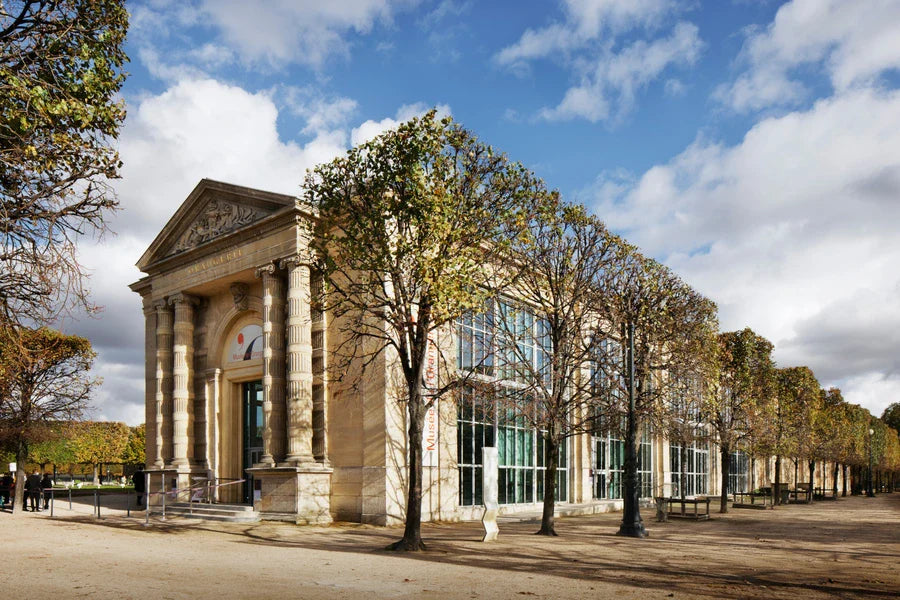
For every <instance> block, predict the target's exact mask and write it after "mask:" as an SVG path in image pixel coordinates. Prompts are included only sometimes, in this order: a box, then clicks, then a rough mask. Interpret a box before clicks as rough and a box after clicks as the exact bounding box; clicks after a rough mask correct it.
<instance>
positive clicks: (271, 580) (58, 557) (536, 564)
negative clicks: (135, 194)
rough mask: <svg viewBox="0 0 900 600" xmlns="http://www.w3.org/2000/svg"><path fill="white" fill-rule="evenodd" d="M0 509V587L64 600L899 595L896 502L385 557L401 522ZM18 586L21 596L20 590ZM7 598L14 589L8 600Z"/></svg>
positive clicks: (566, 523)
mask: <svg viewBox="0 0 900 600" xmlns="http://www.w3.org/2000/svg"><path fill="white" fill-rule="evenodd" d="M67 506H68V505H67V503H65V504H64V505H63V504H62V503H61V504H60V505H58V507H57V508H58V509H57V510H56V511H55V512H56V516H55V517H54V518H52V519H51V518H50V517H49V514H48V513H46V512H42V513H25V514H23V515H20V516H16V517H13V516H12V515H10V514H9V513H8V512H7V513H2V514H0V534H2V539H3V545H2V547H3V549H4V552H3V559H2V561H3V564H2V568H0V586H2V587H0V589H4V590H7V591H10V590H19V591H21V592H22V594H19V593H16V594H15V595H23V594H24V595H25V596H27V597H37V596H38V595H40V596H48V595H52V597H55V598H60V599H65V598H84V597H87V598H195V599H205V598H216V599H219V598H258V599H259V598H279V599H286V598H365V599H368V600H372V599H375V598H410V599H411V598H441V599H455V598H491V599H503V598H523V597H542V598H612V597H615V598H698V597H706V598H760V599H762V598H765V599H767V600H771V599H776V598H793V599H799V598H802V599H803V600H814V599H817V598H897V597H898V596H900V493H898V494H885V495H881V496H879V497H877V498H875V499H868V498H859V497H857V498H842V499H839V500H838V501H829V502H817V503H815V504H813V505H792V506H785V507H779V508H778V509H777V510H766V511H755V510H746V509H743V510H742V509H732V512H730V513H729V514H727V515H718V514H714V518H713V519H712V520H710V521H706V522H686V521H674V522H671V523H652V522H650V521H651V518H652V516H653V514H652V511H644V513H643V514H644V517H645V519H646V520H647V525H648V529H649V530H650V532H651V537H650V538H649V539H645V540H635V539H628V538H620V537H617V536H616V535H615V532H616V530H617V527H618V521H619V519H621V514H620V513H612V514H603V515H593V516H584V517H571V518H564V519H559V520H558V522H557V523H558V527H557V530H558V531H559V533H560V537H558V538H552V539H550V538H544V537H538V536H534V535H532V533H533V532H534V531H535V530H536V529H537V525H536V523H529V522H520V523H506V524H503V525H501V527H502V529H501V532H500V540H499V541H498V542H496V543H493V544H482V543H480V542H479V541H478V540H479V539H480V535H481V527H480V524H478V523H454V524H433V525H431V524H430V525H426V526H424V527H423V535H424V537H425V539H426V543H428V544H429V551H428V552H426V553H419V554H414V555H397V554H394V553H391V552H386V551H384V550H383V548H384V547H385V546H386V545H387V544H388V543H389V542H391V541H393V540H395V539H397V538H398V537H399V535H400V533H401V530H400V529H397V528H378V527H369V526H363V525H355V524H336V525H334V526H332V527H324V528H323V527H296V526H291V525H284V524H277V523H261V524H253V525H235V524H220V523H213V522H207V521H197V520H183V519H177V520H176V519H170V520H168V521H166V522H164V523H163V522H158V521H151V526H150V527H146V528H145V527H144V526H143V519H142V518H140V516H138V517H132V518H127V517H125V516H124V513H123V512H119V511H115V510H113V511H104V518H103V519H100V520H97V519H94V518H93V517H91V516H90V508H91V507H90V506H89V505H88V504H84V505H79V504H77V503H76V504H75V505H74V506H73V509H74V510H73V511H69V510H68V509H67ZM25 590H27V594H25ZM10 597H13V596H10Z"/></svg>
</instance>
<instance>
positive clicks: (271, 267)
mask: <svg viewBox="0 0 900 600" xmlns="http://www.w3.org/2000/svg"><path fill="white" fill-rule="evenodd" d="M277 271H278V265H276V264H275V262H274V261H273V262H270V263H268V264H265V265H263V266H261V267H256V270H255V271H254V275H256V277H257V279H261V278H262V277H265V276H266V275H274V274H275V273H276V272H277Z"/></svg>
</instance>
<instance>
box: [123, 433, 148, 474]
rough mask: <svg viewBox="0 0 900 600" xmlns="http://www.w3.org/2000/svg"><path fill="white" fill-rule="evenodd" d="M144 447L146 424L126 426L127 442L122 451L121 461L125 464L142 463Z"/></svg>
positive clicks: (144, 461)
mask: <svg viewBox="0 0 900 600" xmlns="http://www.w3.org/2000/svg"><path fill="white" fill-rule="evenodd" d="M145 447H146V426H145V424H144V423H141V424H140V425H138V426H136V427H129V428H128V443H127V444H126V445H125V450H123V451H122V458H121V460H122V463H123V464H126V465H143V464H145V463H146V460H145V459H144V448H145Z"/></svg>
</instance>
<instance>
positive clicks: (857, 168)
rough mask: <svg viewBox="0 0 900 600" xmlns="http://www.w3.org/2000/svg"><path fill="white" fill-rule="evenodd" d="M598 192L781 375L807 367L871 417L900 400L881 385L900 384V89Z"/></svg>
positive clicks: (847, 98) (806, 114) (763, 125)
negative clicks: (749, 332) (766, 350)
mask: <svg viewBox="0 0 900 600" xmlns="http://www.w3.org/2000/svg"><path fill="white" fill-rule="evenodd" d="M592 194H593V196H594V198H596V204H595V207H596V212H597V213H598V214H599V215H600V216H601V217H602V218H604V219H605V220H606V222H607V223H608V224H609V225H610V226H611V227H612V228H613V229H615V230H617V231H621V232H623V233H624V234H625V235H626V236H627V237H628V238H629V239H631V240H632V241H633V242H635V243H637V244H638V245H640V246H641V247H642V248H643V249H644V250H645V251H646V252H648V253H649V254H651V255H654V256H658V257H661V258H663V259H664V260H665V261H666V263H667V264H669V265H670V266H671V267H673V268H674V269H675V270H676V271H677V272H679V273H680V274H681V275H683V276H684V278H685V280H687V281H688V282H690V283H691V284H692V285H694V286H695V287H697V288H698V289H699V290H700V291H702V292H703V293H705V294H707V295H709V296H710V297H711V298H712V299H714V300H715V301H716V302H718V304H719V307H720V318H721V321H722V327H723V329H725V330H731V329H738V328H742V327H744V326H750V327H752V328H753V329H754V330H756V331H757V332H759V333H761V334H762V335H765V336H766V337H768V338H769V339H770V340H772V341H773V342H774V343H775V344H776V350H775V355H776V359H777V360H779V362H780V363H781V364H782V365H783V366H790V365H794V364H808V365H809V366H810V367H811V368H812V369H813V370H814V371H815V372H816V373H817V375H819V377H820V379H822V383H823V384H837V385H839V386H840V387H843V388H844V392H845V397H846V398H847V399H848V400H849V401H851V402H856V403H862V404H864V405H865V406H867V407H868V408H870V409H871V410H872V411H873V412H877V413H878V414H880V412H881V410H882V409H883V408H884V406H886V405H887V404H888V403H889V402H890V401H891V400H892V399H896V397H893V398H888V397H878V398H876V397H875V395H874V392H872V391H871V390H875V389H878V390H883V389H885V386H887V385H888V383H880V384H877V385H876V384H875V383H873V382H874V381H876V380H877V381H882V380H883V381H885V382H889V383H890V386H893V388H892V389H894V388H897V387H900V382H898V379H897V377H898V373H900V371H898V366H900V359H898V358H897V357H898V356H900V335H897V334H896V333H895V332H896V331H900V303H898V302H897V301H896V298H897V295H898V293H900V271H898V270H897V268H896V265H897V264H900V237H898V236H897V234H896V223H897V222H898V221H900V202H897V198H900V91H892V92H884V91H876V90H874V89H863V90H853V91H848V92H847V93H844V94H841V95H838V96H836V97H833V98H829V99H826V100H821V101H819V102H818V103H816V104H815V105H814V106H813V107H812V108H810V109H809V110H806V111H803V112H794V113H791V114H788V115H785V116H782V117H779V118H769V119H765V120H763V121H761V122H759V123H757V124H756V125H755V126H754V127H753V128H752V129H751V130H750V131H749V132H748V133H747V134H746V136H745V137H744V139H743V140H742V141H741V143H739V144H737V145H735V146H723V145H719V144H715V143H711V142H709V141H708V140H704V139H702V138H700V139H698V140H697V141H696V142H695V143H694V144H692V145H691V146H690V147H688V148H687V149H686V150H685V151H684V152H682V153H681V154H680V155H678V156H677V157H675V158H674V159H673V160H672V161H671V162H669V163H668V164H664V165H658V166H656V167H653V168H651V169H649V170H647V171H646V172H645V173H644V174H643V175H642V176H641V177H640V178H638V179H637V180H635V181H629V179H628V178H627V177H623V176H621V175H620V174H616V176H608V177H603V178H601V179H600V180H599V181H598V184H597V186H596V188H595V189H594V190H592ZM876 375H877V376H876ZM879 377H880V378H881V379H878V378H879ZM866 390H869V391H866Z"/></svg>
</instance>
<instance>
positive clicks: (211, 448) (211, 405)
mask: <svg viewBox="0 0 900 600" xmlns="http://www.w3.org/2000/svg"><path fill="white" fill-rule="evenodd" d="M221 398H222V369H217V368H216V369H207V371H206V465H207V468H208V469H209V470H210V475H211V477H213V478H216V479H217V478H218V477H219V460H218V456H219V411H220V410H221Z"/></svg>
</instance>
